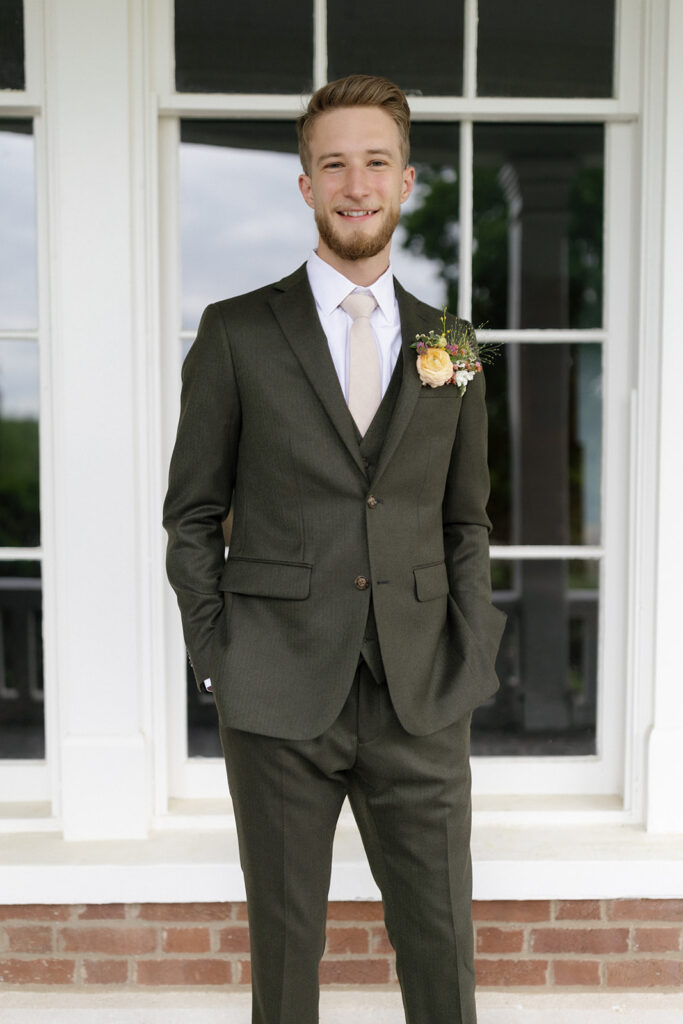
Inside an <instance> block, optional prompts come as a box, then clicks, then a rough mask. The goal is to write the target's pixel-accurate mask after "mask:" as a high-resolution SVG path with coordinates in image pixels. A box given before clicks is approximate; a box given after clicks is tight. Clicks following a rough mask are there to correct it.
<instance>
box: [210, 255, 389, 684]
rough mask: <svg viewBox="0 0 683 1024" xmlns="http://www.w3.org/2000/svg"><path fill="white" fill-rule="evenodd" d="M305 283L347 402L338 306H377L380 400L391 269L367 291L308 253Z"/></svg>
mask: <svg viewBox="0 0 683 1024" xmlns="http://www.w3.org/2000/svg"><path fill="white" fill-rule="evenodd" d="M306 271H307V273H308V280H309V283H310V285H311V291H312V292H313V298H314V299H315V306H316V309H317V311H318V316H319V317H320V323H321V324H322V329H323V331H324V332H325V337H326V338H327V344H328V345H329V347H330V355H331V356H332V362H333V363H334V368H335V370H336V371H337V376H338V377H339V384H340V386H341V389H342V392H343V394H344V398H345V400H346V401H347V402H348V400H349V332H350V330H351V324H352V323H353V320H352V319H351V317H350V316H349V314H348V313H345V312H344V310H343V309H342V308H341V306H340V305H339V303H340V302H343V300H344V299H345V298H346V296H347V295H348V294H349V292H353V291H356V292H370V293H371V294H372V295H373V296H374V298H375V302H376V303H377V306H376V308H375V309H373V311H372V313H371V314H370V326H371V327H372V330H373V332H374V334H375V341H376V342H377V354H378V356H379V372H380V387H381V389H382V397H384V392H385V391H386V390H387V388H388V387H389V381H390V380H391V375H392V373H393V372H394V367H395V366H396V360H397V359H398V354H399V352H400V351H401V321H400V318H399V315H398V302H397V301H396V293H395V291H394V275H393V273H392V270H391V266H389V268H388V269H387V270H386V271H385V272H384V273H383V274H382V276H381V277H380V278H378V279H377V280H376V281H375V283H374V284H371V285H370V286H369V287H368V288H359V287H358V286H357V285H355V284H354V283H353V281H349V280H348V279H347V278H346V277H344V275H343V274H340V273H339V271H338V270H335V269H334V267H331V266H330V265H329V263H325V261H324V260H321V259H320V257H319V256H318V254H317V253H316V252H312V253H311V255H310V256H309V259H308V262H307V264H306ZM204 686H205V687H206V689H207V690H208V691H209V692H210V691H211V680H210V679H205V680H204Z"/></svg>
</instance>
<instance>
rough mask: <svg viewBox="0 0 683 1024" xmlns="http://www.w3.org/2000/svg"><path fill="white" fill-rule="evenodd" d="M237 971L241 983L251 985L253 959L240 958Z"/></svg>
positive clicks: (236, 966)
mask: <svg viewBox="0 0 683 1024" xmlns="http://www.w3.org/2000/svg"><path fill="white" fill-rule="evenodd" d="M235 971H236V974H237V981H238V982H239V983H240V985H251V960H238V961H237V963H236V964H235Z"/></svg>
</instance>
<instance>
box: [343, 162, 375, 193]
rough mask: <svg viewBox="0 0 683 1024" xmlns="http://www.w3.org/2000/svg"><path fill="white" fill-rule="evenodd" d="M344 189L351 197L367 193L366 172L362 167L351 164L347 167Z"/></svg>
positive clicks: (368, 188)
mask: <svg viewBox="0 0 683 1024" xmlns="http://www.w3.org/2000/svg"><path fill="white" fill-rule="evenodd" d="M344 191H345V192H346V195H347V196H348V197H349V198H351V199H359V198H361V197H362V196H367V195H368V193H369V191H370V187H369V182H368V173H367V171H366V169H365V168H364V167H359V166H355V165H353V164H352V165H351V166H349V167H348V168H347V171H346V176H345V179H344Z"/></svg>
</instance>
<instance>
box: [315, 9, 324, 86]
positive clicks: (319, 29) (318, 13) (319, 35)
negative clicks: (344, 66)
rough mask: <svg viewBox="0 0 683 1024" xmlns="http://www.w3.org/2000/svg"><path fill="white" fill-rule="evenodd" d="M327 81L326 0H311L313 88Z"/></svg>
mask: <svg viewBox="0 0 683 1024" xmlns="http://www.w3.org/2000/svg"><path fill="white" fill-rule="evenodd" d="M326 81H327V0H313V89H314V90H315V89H319V88H320V87H321V86H322V85H324V84H325V82H326Z"/></svg>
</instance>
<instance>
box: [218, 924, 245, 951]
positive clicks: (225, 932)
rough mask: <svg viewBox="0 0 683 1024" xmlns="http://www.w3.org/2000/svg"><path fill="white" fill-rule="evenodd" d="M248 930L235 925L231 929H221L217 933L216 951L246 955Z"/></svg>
mask: <svg viewBox="0 0 683 1024" xmlns="http://www.w3.org/2000/svg"><path fill="white" fill-rule="evenodd" d="M250 948H251V947H250V945H249V929H248V928H247V927H246V925H240V924H235V925H233V927H232V928H221V930H220V931H219V933H218V949H219V952H221V953H248V952H249V950H250Z"/></svg>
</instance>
